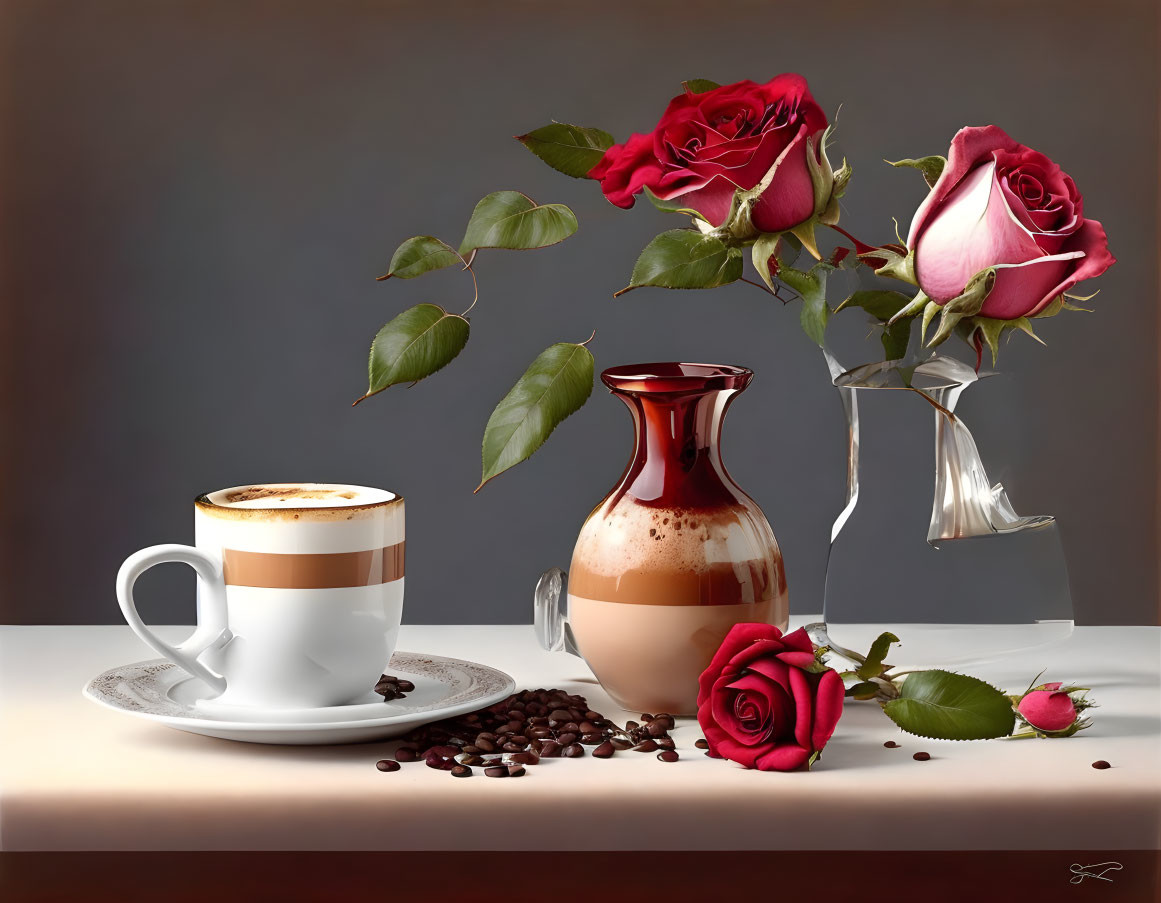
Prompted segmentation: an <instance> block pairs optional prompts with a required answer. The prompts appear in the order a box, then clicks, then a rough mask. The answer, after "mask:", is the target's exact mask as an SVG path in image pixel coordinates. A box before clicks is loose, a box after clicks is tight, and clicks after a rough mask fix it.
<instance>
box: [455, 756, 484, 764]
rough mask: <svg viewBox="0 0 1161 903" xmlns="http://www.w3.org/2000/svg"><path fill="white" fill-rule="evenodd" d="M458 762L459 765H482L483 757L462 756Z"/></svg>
mask: <svg viewBox="0 0 1161 903" xmlns="http://www.w3.org/2000/svg"><path fill="white" fill-rule="evenodd" d="M460 764H461V765H483V764H484V757H483V756H464V757H463V758H461V759H460Z"/></svg>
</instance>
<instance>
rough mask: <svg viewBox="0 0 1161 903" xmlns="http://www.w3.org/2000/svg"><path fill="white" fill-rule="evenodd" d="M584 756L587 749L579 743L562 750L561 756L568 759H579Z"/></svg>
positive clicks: (571, 744)
mask: <svg viewBox="0 0 1161 903" xmlns="http://www.w3.org/2000/svg"><path fill="white" fill-rule="evenodd" d="M584 754H585V748H584V747H583V746H581V745H580V744H579V743H570V744H569V745H568V746H566V747H565V748H564V749H563V750H561V755H563V756H564V757H565V758H567V759H579V758H580V757H581V756H583V755H584Z"/></svg>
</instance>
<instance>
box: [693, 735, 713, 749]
mask: <svg viewBox="0 0 1161 903" xmlns="http://www.w3.org/2000/svg"><path fill="white" fill-rule="evenodd" d="M693 745H694V746H696V747H697V748H698V749H709V740H706V739H705V738H704V737H703V738H701V739H699V740H694V741H693Z"/></svg>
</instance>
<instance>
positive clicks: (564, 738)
mask: <svg viewBox="0 0 1161 903" xmlns="http://www.w3.org/2000/svg"><path fill="white" fill-rule="evenodd" d="M556 742H557V743H559V744H560V745H561V746H569V745H571V744H573V743H576V734H573V733H566V734H560V735H559V736H558V737H557V738H556Z"/></svg>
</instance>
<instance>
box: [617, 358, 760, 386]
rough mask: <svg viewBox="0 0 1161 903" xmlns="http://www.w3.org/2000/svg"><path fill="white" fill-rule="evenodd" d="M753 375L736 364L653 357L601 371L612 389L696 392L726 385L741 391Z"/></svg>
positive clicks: (746, 368) (748, 369)
mask: <svg viewBox="0 0 1161 903" xmlns="http://www.w3.org/2000/svg"><path fill="white" fill-rule="evenodd" d="M753 377H754V371H753V370H751V369H750V368H748V367H741V366H738V365H736V364H702V363H691V362H687V361H656V362H653V363H646V364H621V365H619V366H616V367H609V368H608V369H606V370H604V371H603V372H602V373H601V382H603V383H604V384H605V385H606V386H608V387H609V388H610V389H611V390H612V391H614V392H627V393H633V394H637V393H642V394H653V393H666V392H682V393H684V392H689V393H696V392H712V391H715V390H728V389H734V390H737V391H741V390H742V389H744V388H746V386H747V385H749V383H750V380H751V379H753Z"/></svg>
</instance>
